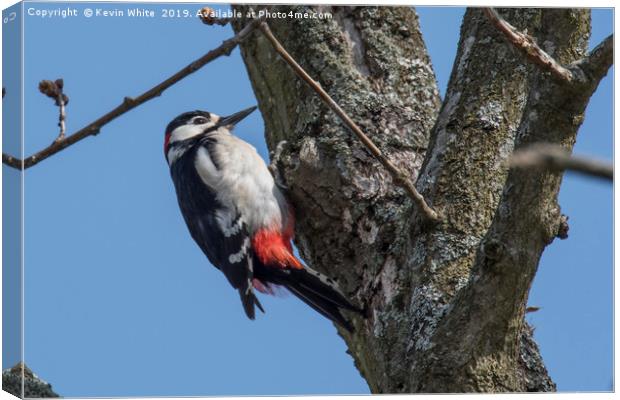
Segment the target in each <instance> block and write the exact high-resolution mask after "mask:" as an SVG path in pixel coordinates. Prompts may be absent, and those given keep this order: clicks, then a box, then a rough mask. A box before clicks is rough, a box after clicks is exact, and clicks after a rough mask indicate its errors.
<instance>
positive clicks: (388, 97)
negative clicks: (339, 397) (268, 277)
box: [234, 6, 611, 393]
mask: <svg viewBox="0 0 620 400" xmlns="http://www.w3.org/2000/svg"><path fill="white" fill-rule="evenodd" d="M253 7H254V8H255V9H257V6H253ZM238 8H239V9H240V11H246V10H247V8H248V6H239V7H238ZM307 8H308V7H306V6H294V7H290V6H285V7H275V8H274V9H273V11H286V12H288V11H290V10H293V11H302V12H303V11H305V10H306V9H307ZM315 9H319V10H321V11H329V12H331V13H332V14H333V16H334V18H333V19H331V20H319V19H293V18H287V19H272V20H268V21H269V25H270V27H271V29H272V31H273V32H274V34H275V35H276V36H277V37H278V38H279V39H280V41H281V42H282V43H283V45H284V46H285V47H286V48H287V49H288V51H289V52H290V53H291V54H292V55H293V56H294V57H295V58H296V60H297V61H298V62H299V63H300V64H301V66H302V67H303V68H304V69H305V70H306V71H308V72H309V73H310V75H311V76H313V77H314V78H315V79H316V80H317V81H319V82H320V83H321V84H322V86H323V87H324V88H325V89H326V90H327V92H328V93H330V95H331V96H332V97H333V98H334V99H335V100H336V101H337V102H338V103H339V104H340V105H341V106H342V107H343V108H344V109H345V111H346V112H347V113H349V115H350V116H351V117H353V119H354V120H355V121H356V122H357V123H358V124H359V125H360V126H361V127H362V128H363V129H364V130H365V131H366V133H367V134H368V135H369V136H370V137H371V138H372V139H373V140H374V141H375V142H376V143H377V144H378V145H379V147H380V148H381V149H382V150H383V151H384V152H385V153H386V154H388V155H389V157H390V158H391V159H392V160H394V161H395V162H396V163H397V164H398V165H399V166H400V167H401V168H404V169H406V170H407V171H409V173H410V174H411V177H412V179H413V180H414V181H416V180H417V187H418V189H419V190H420V191H421V193H422V194H423V195H424V196H425V198H426V199H427V201H428V202H429V203H430V204H431V205H432V206H433V207H434V208H435V210H437V211H439V212H440V213H441V215H442V221H441V223H439V224H436V225H428V224H423V223H422V219H421V218H420V216H419V215H418V214H417V211H416V209H415V207H414V206H413V205H412V203H411V201H410V200H409V198H408V197H407V196H406V195H405V194H404V192H403V191H402V190H401V189H399V188H397V187H395V186H394V185H392V183H391V180H390V177H389V175H388V174H387V173H386V172H385V171H384V170H383V168H382V167H381V166H380V165H379V163H378V162H377V161H375V160H374V159H373V158H372V157H371V156H370V155H369V153H368V152H367V151H366V150H365V149H364V148H363V147H362V146H361V144H360V143H358V142H357V140H356V139H354V138H353V136H352V135H351V133H350V132H348V131H347V129H346V128H345V127H344V126H343V125H342V123H341V122H340V121H339V120H338V118H337V117H336V116H335V115H334V114H333V113H332V112H330V111H329V110H328V109H327V107H326V106H325V105H323V104H322V103H321V101H320V100H319V98H318V97H317V96H316V95H314V93H313V92H312V91H311V90H310V88H308V87H307V86H306V85H305V84H303V83H302V82H301V81H300V80H299V79H298V78H296V76H295V75H294V74H293V73H292V71H291V70H290V69H289V67H288V66H287V65H286V64H285V63H284V62H282V60H280V59H279V58H278V56H277V55H276V54H275V52H274V51H273V49H272V48H271V46H270V45H269V43H268V42H267V41H266V40H265V38H264V37H262V36H261V35H260V32H255V33H254V38H251V39H250V40H248V41H246V42H244V43H243V44H242V46H241V50H242V56H243V59H244V61H245V64H246V67H247V70H248V72H249V76H250V79H251V81H252V84H253V88H254V92H255V94H256V98H257V100H258V104H259V108H260V110H261V112H262V115H263V118H264V120H265V134H266V139H267V143H268V146H269V148H270V149H274V148H275V147H276V146H277V144H278V143H279V142H280V141H281V140H287V142H288V145H287V146H286V147H285V149H284V151H283V153H282V156H281V158H280V159H279V160H278V167H279V170H280V172H281V174H282V175H283V178H284V180H285V183H286V184H287V185H288V187H289V196H290V198H291V200H292V201H293V203H294V205H295V208H296V216H297V221H298V225H297V230H296V235H297V237H296V244H297V246H298V248H299V250H300V253H301V255H302V256H303V258H304V260H305V261H306V262H307V263H308V264H309V265H311V266H312V267H313V268H316V269H318V270H321V271H323V272H326V273H328V274H329V275H330V276H332V277H334V278H336V279H337V280H338V282H339V283H340V285H341V286H342V287H343V289H344V290H345V291H346V293H347V294H348V295H349V297H350V298H352V299H353V300H354V301H355V302H356V303H358V304H360V305H362V306H364V307H365V308H366V309H367V310H369V315H368V318H366V319H364V318H361V317H359V316H355V315H351V316H350V317H351V318H353V319H354V325H355V328H356V331H355V333H354V334H352V335H351V334H348V333H347V332H346V331H343V330H339V333H340V335H341V336H342V337H343V338H344V340H345V341H346V343H347V345H348V347H349V352H350V353H351V355H352V356H353V358H354V360H355V363H356V366H357V368H358V369H359V371H360V372H361V374H362V375H363V376H364V378H365V379H366V381H367V382H368V385H369V386H370V389H371V390H372V392H374V393H399V392H400V393H402V392H408V393H412V392H472V391H488V392H501V391H553V390H555V384H554V383H553V382H552V380H551V379H550V377H549V376H548V374H547V371H546V369H545V366H544V364H543V361H542V359H541V357H540V354H539V351H538V348H537V346H536V344H535V342H534V340H533V338H532V330H531V328H530V327H529V326H528V325H527V324H526V323H525V321H524V313H525V306H526V302H527V296H528V292H529V288H530V285H531V282H532V279H533V277H534V275H535V273H536V269H537V266H538V262H539V259H540V256H541V253H542V251H543V250H544V248H545V246H547V245H548V244H550V243H551V242H552V241H553V240H554V237H556V236H557V235H558V232H559V231H560V230H561V228H562V221H564V220H563V218H562V215H561V213H560V207H559V205H558V204H557V194H558V191H559V186H560V182H561V179H562V174H561V173H559V172H553V171H545V170H514V171H509V170H508V168H507V167H506V160H507V158H508V157H509V156H510V155H511V154H512V152H513V150H514V149H515V148H520V147H524V146H526V145H528V144H531V143H537V142H548V143H556V144H560V145H562V146H564V147H565V148H566V149H567V150H569V151H570V150H571V149H572V146H573V144H574V141H575V136H576V132H577V129H578V127H579V125H580V124H581V122H582V120H583V113H584V109H585V106H586V105H587V103H588V100H589V98H590V96H591V94H592V93H593V91H594V90H595V89H596V87H597V85H598V82H599V81H600V79H601V78H602V77H603V76H604V75H605V73H606V71H607V68H609V64H610V63H611V61H610V58H609V54H607V53H605V54H604V55H603V56H601V53H604V52H605V51H610V50H609V49H602V50H601V49H599V50H598V53H597V52H595V54H594V55H593V56H592V57H590V58H588V59H585V60H584V61H582V62H580V63H576V64H571V69H572V70H573V71H574V72H575V73H576V76H579V77H580V79H578V82H576V83H574V84H571V85H568V84H565V83H562V82H558V81H556V80H555V79H554V78H553V77H551V76H550V74H549V73H545V72H542V71H541V70H540V69H538V68H537V67H536V66H532V65H530V64H528V63H527V61H526V60H524V58H523V57H522V55H521V54H520V53H519V52H518V51H516V50H515V49H513V48H512V47H511V45H510V44H508V43H507V42H506V41H505V40H504V39H503V37H502V35H501V34H500V33H499V32H498V31H497V30H496V29H495V28H494V27H492V26H491V25H490V24H489V22H488V21H487V19H486V17H485V16H484V14H483V13H482V11H481V10H480V9H469V10H468V11H467V13H466V15H465V17H464V21H463V24H462V27H461V38H460V42H459V48H458V54H457V56H456V60H455V63H454V67H453V71H452V75H451V78H450V83H449V87H448V90H447V94H446V97H445V99H443V102H442V101H441V99H440V98H439V94H438V90H437V84H436V80H435V75H434V72H433V69H432V66H431V62H430V59H429V57H428V54H427V51H426V48H425V45H424V42H423V39H422V35H421V33H420V27H419V23H418V18H417V16H416V14H415V11H414V10H412V9H411V8H408V7H389V8H388V7H380V8H375V7H326V6H318V7H315ZM499 11H500V14H501V15H502V16H503V17H504V18H506V20H507V21H508V22H510V23H511V24H512V25H514V26H516V27H517V28H519V29H521V30H522V31H524V30H526V31H527V32H528V33H529V34H530V35H532V36H534V37H535V38H536V39H537V42H538V43H539V44H540V45H541V46H542V47H543V49H544V50H546V51H547V52H548V53H550V54H551V55H552V56H553V57H555V58H556V60H558V61H559V62H561V63H563V64H564V65H567V64H570V63H572V62H574V61H577V60H580V59H582V58H583V57H584V56H585V54H586V49H587V43H588V38H589V32H590V13H589V11H588V10H584V9H581V10H571V9H562V10H553V9H509V10H499ZM246 22H247V21H235V22H234V29H235V30H236V31H238V30H239V29H240V28H241V27H242V26H243V25H244V24H245V23H246ZM605 57H607V58H605ZM601 58H603V59H605V61H601ZM607 59H609V61H608V60H607ZM604 64H605V65H604Z"/></svg>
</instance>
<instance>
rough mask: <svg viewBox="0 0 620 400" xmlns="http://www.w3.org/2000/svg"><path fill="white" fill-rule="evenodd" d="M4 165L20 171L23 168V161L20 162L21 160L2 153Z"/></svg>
mask: <svg viewBox="0 0 620 400" xmlns="http://www.w3.org/2000/svg"><path fill="white" fill-rule="evenodd" d="M2 164H6V165H8V166H9V167H13V168H15V169H20V170H21V169H22V168H23V161H22V160H20V159H19V158H15V157H13V156H10V155H8V154H5V153H2Z"/></svg>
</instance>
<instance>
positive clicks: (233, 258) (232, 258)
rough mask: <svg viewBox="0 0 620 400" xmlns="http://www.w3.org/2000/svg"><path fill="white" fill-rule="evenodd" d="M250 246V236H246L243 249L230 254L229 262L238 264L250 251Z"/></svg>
mask: <svg viewBox="0 0 620 400" xmlns="http://www.w3.org/2000/svg"><path fill="white" fill-rule="evenodd" d="M249 247H250V238H249V237H246V238H245V240H244V241H243V245H242V246H241V250H239V251H238V252H237V253H234V254H231V255H229V256H228V262H229V263H231V264H236V263H238V262H240V261H241V260H243V259H244V258H245V255H246V254H247V252H248V248H249Z"/></svg>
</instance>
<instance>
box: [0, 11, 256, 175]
mask: <svg viewBox="0 0 620 400" xmlns="http://www.w3.org/2000/svg"><path fill="white" fill-rule="evenodd" d="M261 22H262V20H261V19H256V20H254V21H252V22H250V23H249V24H248V25H247V26H246V27H245V28H243V29H242V30H241V31H240V32H239V33H238V34H237V35H235V36H233V37H232V38H230V39H228V40H225V41H224V42H223V43H222V44H221V45H220V46H219V47H217V48H215V49H213V50H211V51H209V52H208V53H206V54H205V55H203V56H202V57H200V58H199V59H197V60H195V61H193V62H192V63H190V64H189V65H187V66H186V67H185V68H183V69H181V70H179V71H178V72H177V73H175V74H174V75H172V76H170V77H169V78H167V79H166V80H164V81H163V82H161V83H159V84H158V85H156V86H154V87H152V88H151V89H149V90H147V91H146V92H144V93H142V94H141V95H139V96H138V97H135V98H131V97H125V99H124V100H123V102H122V103H121V104H120V105H119V106H117V107H116V108H114V109H113V110H111V111H110V112H108V113H107V114H104V115H103V116H101V117H99V118H98V119H97V120H95V121H93V122H91V123H90V124H88V125H86V126H85V127H84V128H82V129H80V130H79V131H77V132H75V133H73V134H72V135H69V136H67V137H65V138H64V139H63V140H59V141H56V142H54V143H52V144H51V145H50V146H48V147H46V148H45V149H43V150H41V151H39V152H37V153H35V154H33V155H31V156H29V157H26V158H25V159H24V160H23V162H22V160H20V159H18V158H15V157H12V156H9V155H6V154H4V153H3V154H2V162H3V163H4V164H6V165H9V166H11V167H13V168H18V169H21V168H23V169H27V168H30V167H32V166H33V165H36V164H38V163H40V162H41V161H43V160H45V159H46V158H48V157H50V156H52V155H54V154H56V153H58V152H59V151H61V150H63V149H65V148H67V147H69V146H71V145H73V144H75V143H76V142H79V141H80V140H82V139H84V138H86V137H88V136H91V135H96V134H98V133H99V131H100V130H101V128H102V127H103V126H104V125H106V124H108V123H109V122H110V121H112V120H114V119H116V118H118V117H119V116H121V115H123V114H125V113H126V112H127V111H129V110H132V109H134V108H136V107H137V106H139V105H141V104H142V103H145V102H147V101H149V100H151V99H153V98H154V97H157V96H160V95H161V94H162V93H163V92H164V90H166V89H168V88H169V87H170V86H172V85H174V84H175V83H177V82H179V81H180V80H181V79H183V78H185V77H187V76H188V75H190V74H192V73H194V72H196V71H197V70H199V69H200V68H202V67H204V66H205V65H206V64H208V63H209V62H211V61H213V60H215V59H216V58H218V57H220V56H223V55H230V53H231V52H232V50H233V49H234V48H235V47H236V46H237V45H238V44H239V43H241V42H242V41H243V40H244V39H246V38H247V37H248V35H249V34H250V33H252V32H253V31H254V29H256V28H257V27H258V26H259V24H260V23H261ZM22 164H23V165H22Z"/></svg>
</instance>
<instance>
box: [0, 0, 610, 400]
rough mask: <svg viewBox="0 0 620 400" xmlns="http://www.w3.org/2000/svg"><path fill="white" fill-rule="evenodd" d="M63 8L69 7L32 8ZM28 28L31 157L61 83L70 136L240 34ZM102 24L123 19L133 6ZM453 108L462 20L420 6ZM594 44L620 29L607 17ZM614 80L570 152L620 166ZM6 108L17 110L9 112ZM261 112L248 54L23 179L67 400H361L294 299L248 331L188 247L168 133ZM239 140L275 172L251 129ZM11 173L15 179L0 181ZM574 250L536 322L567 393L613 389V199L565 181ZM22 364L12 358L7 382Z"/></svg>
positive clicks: (42, 296) (535, 298) (47, 326)
mask: <svg viewBox="0 0 620 400" xmlns="http://www.w3.org/2000/svg"><path fill="white" fill-rule="evenodd" d="M25 7H26V9H27V8H28V7H35V8H50V7H52V8H56V7H64V5H63V3H47V4H44V3H25ZM71 7H75V8H77V9H78V14H79V15H80V17H76V18H67V19H60V18H55V19H42V18H38V17H28V16H27V17H26V18H25V32H26V34H25V44H26V48H25V60H26V65H25V69H24V74H25V76H24V82H25V88H24V90H25V93H24V96H25V104H26V115H25V121H26V125H25V131H26V138H25V153H26V154H30V153H32V152H34V151H37V150H39V149H41V148H43V147H45V146H47V145H48V144H49V143H50V142H51V141H52V140H53V139H54V137H55V135H56V133H57V128H56V122H57V108H56V107H54V106H53V104H52V101H51V100H50V99H49V98H46V97H44V96H42V95H41V94H39V93H38V90H37V85H38V82H39V81H40V80H41V79H55V78H58V77H63V78H64V80H65V90H66V92H67V94H68V95H69V97H70V103H69V105H68V107H67V113H68V117H67V127H68V132H73V131H75V130H77V129H79V128H80V127H82V126H84V125H86V124H87V123H89V122H91V121H92V120H94V119H95V118H97V117H98V116H100V115H102V114H103V113H104V112H107V111H108V110H110V109H112V108H113V107H115V106H116V105H118V104H119V103H120V101H121V100H122V98H123V97H124V96H134V95H137V94H139V93H141V92H143V91H144V90H146V89H148V88H150V87H151V86H153V85H154V84H155V83H158V82H160V81H161V80H162V79H163V78H164V77H167V76H169V75H170V74H172V73H174V72H176V71H177V70H178V69H180V68H181V67H183V66H185V65H186V64H187V63H189V62H191V61H192V60H194V59H196V58H198V57H199V56H201V55H202V54H204V53H205V52H206V51H208V50H210V49H212V48H214V47H216V46H217V45H219V44H220V43H221V42H222V40H224V39H226V38H228V37H230V36H231V34H232V32H231V29H230V27H224V28H222V27H207V26H205V25H203V24H201V23H199V22H198V21H196V20H195V19H191V18H190V19H185V18H173V19H169V18H168V19H163V18H161V17H160V15H161V14H160V13H161V10H162V9H163V8H174V9H183V8H187V9H189V10H194V9H196V8H197V6H196V5H186V6H184V5H181V4H174V5H170V6H164V5H148V6H146V5H144V4H141V5H140V7H146V8H149V9H153V10H156V15H157V17H156V18H154V19H130V18H109V19H105V18H94V17H93V18H90V19H89V18H84V17H82V16H81V15H82V12H83V10H84V8H85V7H86V5H81V4H79V3H73V4H71ZM88 7H91V8H97V7H102V8H108V9H115V8H119V9H125V8H127V7H129V5H127V4H110V5H100V6H98V5H93V4H89V5H88ZM418 12H419V13H420V18H421V23H422V30H423V33H424V35H425V40H426V42H427V45H428V47H429V50H430V53H431V58H432V60H433V64H434V67H435V71H436V73H437V76H438V81H439V85H440V87H441V88H442V93H443V91H444V90H445V86H446V84H447V79H448V78H449V74H450V71H451V68H452V61H453V59H454V55H455V51H456V45H457V41H458V29H459V27H460V20H461V18H462V14H463V9H461V8H420V9H418ZM593 19H594V23H593V25H594V32H593V34H594V36H593V39H592V41H593V43H598V42H599V41H600V40H601V39H602V38H603V37H605V36H606V35H608V34H609V33H610V32H611V31H612V13H611V12H610V11H595V12H594V14H593ZM611 83H612V79H611V76H609V77H607V78H606V79H605V80H604V82H603V83H602V84H601V87H600V88H599V90H598V91H597V93H596V94H595V96H594V97H593V99H592V102H591V104H590V106H589V108H588V114H587V118H586V122H585V123H584V125H583V127H582V129H581V134H580V136H579V139H578V142H577V146H576V149H575V151H576V152H577V153H582V154H589V155H594V156H597V157H602V158H606V159H611V157H612V140H613V139H612V125H611V121H612V116H613V109H612V89H611V88H612V84H611ZM5 101H6V100H5ZM255 103H256V101H255V99H254V96H253V93H252V89H251V85H250V82H249V80H248V78H247V74H246V71H245V66H244V65H243V63H242V61H241V58H240V55H239V51H238V50H235V51H234V52H233V53H232V55H231V57H229V58H221V59H219V60H217V61H215V62H213V63H211V64H209V65H208V66H206V67H205V68H203V69H202V70H200V71H198V72H197V73H195V74H194V75H192V76H190V77H188V78H187V79H185V80H183V81H182V82H180V83H179V84H177V85H175V86H173V87H172V88H171V89H169V90H168V91H166V92H165V93H164V94H163V95H162V96H161V97H160V98H157V99H155V100H153V101H151V102H148V103H146V104H144V105H142V106H140V107H139V108H137V109H136V110H134V111H132V112H130V113H128V114H126V115H124V116H122V117H121V118H119V119H117V120H115V121H113V122H112V123H110V124H109V125H107V126H106V127H104V128H103V130H102V132H101V134H100V135H99V136H97V137H94V138H92V137H91V138H88V139H86V140H84V141H83V142H81V143H79V144H77V145H75V146H73V147H71V148H70V149H68V150H66V151H63V152H62V153H60V154H58V155H56V156H54V157H52V158H50V159H48V160H45V161H44V162H43V163H41V164H39V165H37V166H35V167H33V168H32V169H29V170H27V172H26V175H25V196H26V199H25V241H26V246H25V361H26V363H27V364H28V365H29V366H30V367H31V368H32V369H33V370H34V371H35V372H36V373H37V374H39V375H40V376H41V377H42V378H43V379H45V380H47V381H49V382H51V383H52V384H53V385H54V389H55V390H56V391H57V392H58V393H60V394H62V395H63V396H136V395H141V396H149V395H151V396H154V395H244V394H259V395H267V394H274V395H276V394H326V393H336V394H346V393H350V394H361V393H368V387H367V385H366V383H365V382H364V381H363V379H362V378H361V377H360V375H359V373H358V372H357V370H356V369H355V367H354V365H353V360H352V359H351V357H350V356H349V355H348V354H346V353H345V351H346V347H345V345H344V342H343V341H342V339H341V338H340V337H339V336H338V335H337V334H336V330H335V328H334V327H333V326H332V325H331V323H329V322H328V321H327V320H325V319H324V318H322V317H321V316H319V315H318V314H316V313H315V312H314V311H312V310H310V309H309V308H307V307H306V306H305V305H303V304H302V303H301V302H299V301H297V300H296V299H295V298H294V297H293V296H286V297H285V298H264V300H263V299H261V301H262V302H263V304H264V306H265V308H266V309H267V314H266V315H264V316H259V318H257V320H256V321H249V320H247V319H246V317H245V315H244V313H243V312H242V309H241V306H240V305H239V300H238V295H237V294H236V292H235V291H234V290H233V289H231V288H230V287H229V285H228V283H227V282H226V280H225V278H224V277H223V275H222V274H221V273H220V272H219V271H217V270H215V269H214V268H213V267H211V266H210V265H209V264H208V262H207V260H206V259H205V257H204V255H203V254H202V253H201V251H200V250H199V249H198V247H197V246H196V245H195V244H194V243H193V241H192V240H191V238H190V237H189V234H188V232H187V229H186V227H185V225H184V223H183V220H182V218H181V215H180V212H179V210H178V207H177V204H176V199H175V195H174V190H173V187H172V183H171V181H170V177H169V171H168V167H167V165H166V162H165V160H164V156H163V151H162V141H163V134H164V132H163V130H164V128H165V126H166V124H167V123H168V122H169V120H171V119H172V118H173V117H175V116H176V115H177V114H179V113H181V112H184V111H187V110H193V109H197V108H201V109H207V110H209V111H212V112H215V113H218V114H229V113H232V112H235V111H238V110H241V109H244V108H246V107H249V106H251V105H254V104H255ZM237 133H238V134H239V136H241V137H242V138H243V139H245V140H247V141H249V142H251V143H252V144H254V145H255V146H256V147H257V148H258V149H259V151H260V152H261V154H262V155H263V156H264V157H266V154H267V153H266V149H265V145H264V139H263V122H262V119H261V116H260V114H259V113H254V114H252V115H251V116H250V117H248V118H247V120H244V121H243V122H242V123H241V124H240V125H239V126H238V131H237ZM3 168H5V169H6V168H7V167H3ZM560 204H561V206H562V209H563V212H564V213H565V214H567V215H569V216H570V226H571V230H570V237H569V239H568V240H566V241H557V242H555V243H553V244H552V245H551V246H550V247H549V248H548V249H547V251H546V252H545V254H544V256H543V260H542V262H541V265H540V269H539V273H538V275H537V277H536V280H535V283H534V287H533V289H532V293H531V297H530V302H529V303H530V305H536V306H540V307H542V309H541V310H540V311H539V312H537V313H535V314H531V315H530V316H528V320H530V321H531V323H532V324H533V325H534V326H535V328H536V338H537V340H538V342H539V344H540V347H541V351H542V353H543V356H544V358H545V361H546V363H547V366H548V368H549V370H550V373H551V375H552V377H553V378H554V379H555V380H556V382H557V383H558V387H559V389H560V390H566V391H574V390H609V389H610V388H611V384H612V186H611V185H610V184H608V183H606V182H600V181H597V180H593V179H584V178H580V177H578V176H575V175H572V174H567V176H566V178H565V180H564V183H563V186H562V191H561V195H560ZM18 358H19V354H18V353H16V352H5V355H4V357H3V367H4V368H5V367H8V366H11V365H13V364H15V363H16V362H17V361H18Z"/></svg>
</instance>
